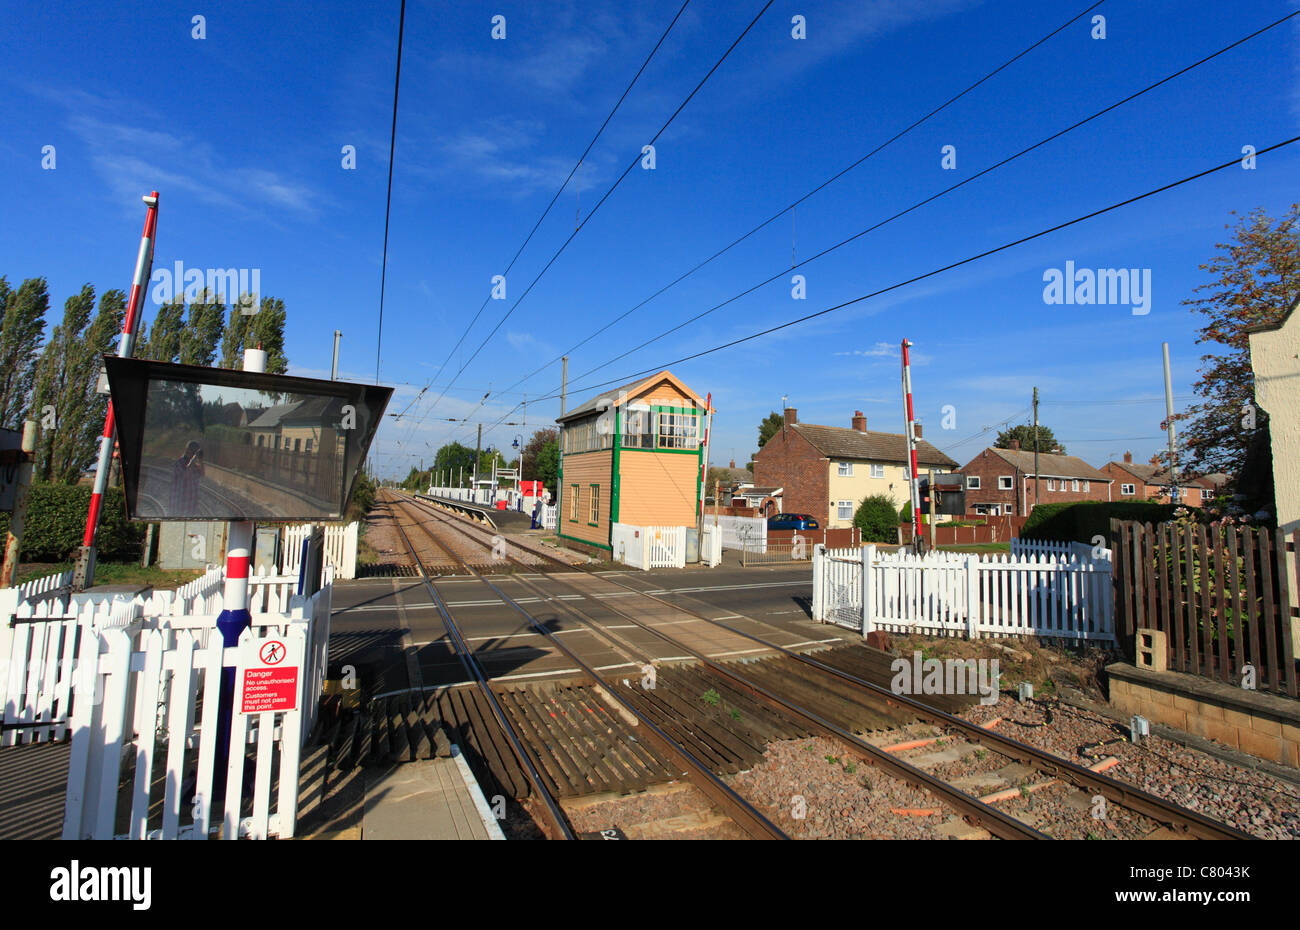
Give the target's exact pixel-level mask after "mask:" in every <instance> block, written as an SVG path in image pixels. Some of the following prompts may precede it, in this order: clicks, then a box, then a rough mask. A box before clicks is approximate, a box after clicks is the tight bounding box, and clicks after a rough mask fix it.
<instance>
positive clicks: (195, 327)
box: [180, 289, 226, 368]
mask: <svg viewBox="0 0 1300 930" xmlns="http://www.w3.org/2000/svg"><path fill="white" fill-rule="evenodd" d="M225 328H226V305H225V304H224V303H222V302H221V301H220V300H219V298H218V297H217V295H216V294H215V293H213V292H212V291H209V290H207V289H204V291H203V297H202V299H201V300H199V301H197V302H195V303H192V304H190V305H189V314H188V319H187V320H186V321H185V326H184V328H183V329H181V332H180V362H181V364H182V365H199V366H201V367H203V368H210V367H211V366H212V363H213V361H214V360H215V359H216V357H217V346H218V345H219V344H220V342H221V334H222V332H223V331H224V330H225Z"/></svg>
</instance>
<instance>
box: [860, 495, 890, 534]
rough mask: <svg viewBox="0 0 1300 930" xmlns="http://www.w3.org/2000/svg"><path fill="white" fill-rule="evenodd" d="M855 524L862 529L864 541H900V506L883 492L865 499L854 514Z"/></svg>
mask: <svg viewBox="0 0 1300 930" xmlns="http://www.w3.org/2000/svg"><path fill="white" fill-rule="evenodd" d="M853 525H854V526H856V527H857V528H858V529H860V530H861V531H862V541H863V542H881V543H894V542H898V508H897V507H895V506H894V502H893V501H892V500H890V499H889V498H888V497H885V496H884V495H883V494H875V495H873V496H871V497H868V498H864V499H863V501H862V503H861V504H859V505H858V509H857V511H856V512H855V513H854V514H853Z"/></svg>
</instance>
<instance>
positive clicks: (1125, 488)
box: [1119, 484, 1137, 497]
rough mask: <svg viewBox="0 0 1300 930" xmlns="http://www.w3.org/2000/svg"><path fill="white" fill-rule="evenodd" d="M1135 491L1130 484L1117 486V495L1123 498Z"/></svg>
mask: <svg viewBox="0 0 1300 930" xmlns="http://www.w3.org/2000/svg"><path fill="white" fill-rule="evenodd" d="M1136 490H1137V489H1136V488H1135V487H1134V486H1133V485H1131V484H1121V485H1120V486H1119V493H1120V494H1122V495H1124V496H1125V497H1128V496H1130V495H1132V494H1133V492H1134V491H1136Z"/></svg>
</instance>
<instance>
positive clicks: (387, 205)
mask: <svg viewBox="0 0 1300 930" xmlns="http://www.w3.org/2000/svg"><path fill="white" fill-rule="evenodd" d="M405 29H406V0H402V10H401V12H400V13H399V14H398V19H397V71H396V73H395V74H394V75H393V130H392V135H391V136H390V137H389V140H388V194H387V196H386V197H385V198H384V258H383V263H382V265H381V270H380V272H379V331H378V333H377V334H376V336H375V384H378V383H379V352H380V349H381V348H382V347H383V344H384V290H385V287H386V285H387V283H388V218H389V216H390V215H391V213H392V209H393V154H394V153H395V152H396V151H397V91H398V89H399V88H400V87H401V86H402V33H403V32H404V31H405Z"/></svg>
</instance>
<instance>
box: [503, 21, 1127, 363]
mask: <svg viewBox="0 0 1300 930" xmlns="http://www.w3.org/2000/svg"><path fill="white" fill-rule="evenodd" d="M1104 2H1105V0H1097V2H1096V3H1093V4H1092V5H1091V6H1089V7H1088V8H1087V9H1086V10H1082V11H1081V12H1079V13H1076V14H1075V15H1074V16H1072V17H1070V19H1069V20H1067V21H1066V22H1064V23H1062V24H1061V25H1060V26H1057V27H1056V28H1055V29H1053V30H1052V31H1051V32H1049V33H1048V34H1047V35H1045V36H1043V37H1042V38H1041V39H1039V40H1038V41H1037V42H1035V43H1034V44H1033V45H1030V46H1028V47H1027V48H1025V49H1024V50H1022V51H1021V52H1019V53H1017V54H1016V55H1014V56H1012V57H1011V58H1008V59H1007V60H1006V61H1005V62H1003V63H1002V64H1000V65H999V66H998V67H996V68H994V69H993V70H992V71H990V72H989V73H988V74H986V75H984V76H983V77H982V78H980V79H979V80H978V81H976V82H975V83H973V84H971V85H970V86H968V87H967V88H966V89H965V90H963V91H961V92H959V93H957V94H954V95H953V96H951V97H949V98H948V99H947V100H946V101H944V102H943V103H941V104H940V105H939V106H937V107H935V108H934V109H933V110H931V111H930V112H929V113H927V114H925V115H924V116H922V117H921V118H920V119H918V120H916V121H915V122H913V123H912V124H911V125H909V126H907V127H906V128H905V129H902V130H900V131H899V132H897V133H895V134H894V135H893V136H891V137H889V138H888V139H886V140H885V141H884V142H882V143H880V144H879V145H877V146H876V147H875V148H874V149H872V150H871V151H869V152H867V153H866V154H865V155H863V156H861V157H860V158H858V159H857V160H856V161H854V162H853V163H852V164H850V165H848V166H846V167H845V168H843V169H841V170H840V171H838V172H836V173H835V174H833V175H831V176H830V177H829V178H827V179H826V180H825V181H822V182H821V183H820V184H818V185H817V186H816V187H814V188H813V189H812V190H810V191H808V193H806V194H804V195H803V196H802V197H800V198H799V199H797V200H795V201H794V202H793V203H791V204H790V205H789V206H787V207H785V208H784V209H782V210H780V211H779V212H777V213H774V214H772V216H770V217H768V218H767V219H765V220H763V222H761V223H759V224H758V225H757V226H755V227H754V228H753V229H751V230H749V231H748V232H746V233H744V234H743V235H741V236H740V237H739V238H737V239H735V240H733V241H732V242H731V243H730V244H729V245H726V246H724V247H723V248H721V249H719V250H718V251H716V252H714V253H713V254H712V255H710V256H709V257H708V258H706V259H704V261H702V262H700V263H699V264H697V265H695V266H694V267H693V268H691V269H689V270H688V271H686V272H684V273H682V274H681V275H679V276H678V277H676V278H674V279H673V280H672V281H670V282H669V283H667V284H665V285H664V286H663V287H661V288H660V289H659V290H657V291H655V292H654V293H653V294H651V295H650V296H649V297H647V298H646V299H645V300H643V301H641V302H640V303H639V304H637V305H636V306H634V307H631V308H630V309H628V310H626V311H625V312H624V313H622V314H621V315H619V316H617V317H615V318H614V319H612V320H610V321H609V322H608V323H606V324H605V325H604V326H602V327H600V328H599V329H597V330H596V331H595V332H593V333H591V334H590V335H588V336H587V337H586V338H584V339H583V340H581V341H580V342H577V343H575V344H574V345H573V346H572V347H570V348H569V349H567V350H565V351H564V352H562V353H561V354H560V355H557V356H556V357H555V358H553V359H551V360H550V361H549V362H547V363H546V364H544V365H542V366H541V367H540V368H537V369H535V370H534V371H532V372H530V373H529V374H527V375H525V376H524V377H523V378H521V379H520V380H518V381H516V382H515V383H514V384H512V385H510V387H511V388H515V387H518V386H519V385H521V384H523V383H524V382H525V381H528V380H529V379H530V378H533V377H535V376H536V375H538V374H540V373H541V372H543V371H545V370H546V369H547V368H549V367H550V366H552V365H554V364H555V363H556V362H558V361H559V360H560V359H561V358H563V357H564V356H565V355H570V354H572V353H573V352H574V351H575V350H577V349H579V348H581V347H582V346H584V345H586V344H587V343H588V342H590V341H591V340H592V339H595V338H596V337H597V336H599V335H600V334H601V333H603V332H605V331H606V330H608V329H609V328H610V327H611V326H614V325H616V324H618V323H620V322H621V321H622V320H624V319H625V318H627V317H628V316H629V315H630V314H632V313H635V312H636V311H637V310H639V309H641V308H642V307H644V306H645V305H646V304H648V303H650V301H652V300H654V299H655V298H656V297H659V296H660V295H661V294H664V293H665V292H667V291H669V290H670V289H672V288H673V287H675V286H676V285H678V284H680V283H681V282H682V281H685V280H686V279H687V278H689V277H690V276H691V275H693V274H695V272H697V271H699V270H700V269H701V268H703V267H705V266H706V265H708V264H710V263H711V262H713V261H714V260H716V259H718V258H721V257H722V256H723V255H725V254H726V253H727V252H730V251H731V250H732V249H734V248H735V247H736V246H738V245H740V244H741V243H742V242H744V241H745V240H746V239H748V238H749V237H750V236H752V235H754V233H756V232H759V231H760V230H762V229H765V228H766V227H767V226H769V225H771V224H772V223H774V222H776V221H777V220H778V219H780V218H781V217H782V216H784V215H785V214H786V213H790V212H792V211H793V210H794V209H795V208H796V207H798V206H799V205H800V204H802V203H803V202H804V201H806V200H808V199H809V198H810V197H812V196H813V195H814V194H817V193H818V192H820V191H821V190H823V189H824V188H826V187H828V186H830V185H831V184H833V183H835V182H836V181H838V180H839V179H840V178H842V177H844V176H845V175H846V174H848V173H849V172H850V171H852V170H853V169H855V168H857V167H858V166H860V165H862V164H863V163H864V162H866V161H867V160H868V159H869V158H871V157H872V156H873V155H876V154H877V153H879V152H881V151H883V150H884V149H886V148H888V147H889V146H890V145H892V144H893V143H894V142H897V141H898V140H899V139H901V138H903V137H904V136H906V135H907V134H908V133H910V132H911V131H912V130H913V129H916V128H917V127H918V126H920V125H922V124H923V123H925V122H926V121H928V120H929V119H930V118H931V117H933V116H936V115H938V114H939V113H940V112H942V111H943V110H945V109H947V108H948V107H949V106H951V105H952V104H954V103H956V102H957V101H958V100H960V99H961V98H962V97H965V96H966V95H967V94H969V93H970V92H971V91H973V90H974V89H975V88H977V87H979V86H980V85H981V84H983V83H985V82H986V81H988V80H989V79H990V78H992V77H994V76H996V75H997V74H999V73H1000V72H1002V71H1005V70H1006V69H1007V68H1009V67H1010V66H1011V65H1013V64H1015V63H1016V62H1017V61H1019V60H1020V59H1021V58H1024V57H1025V56H1026V55H1028V54H1029V53H1030V52H1032V51H1033V50H1034V49H1036V48H1038V47H1039V46H1040V45H1042V44H1043V43H1045V42H1047V41H1048V40H1049V39H1051V38H1052V37H1053V36H1055V35H1057V34H1058V33H1060V32H1061V31H1062V30H1064V29H1066V28H1067V27H1069V26H1070V25H1071V24H1073V23H1074V22H1076V21H1077V20H1078V19H1079V18H1080V17H1082V16H1085V15H1087V14H1088V13H1091V12H1092V11H1093V10H1095V9H1096V8H1097V7H1099V6H1101V4H1102V3H1104ZM794 267H795V265H794V264H793V263H792V264H791V266H790V268H789V269H786V270H787V271H789V270H793V269H794Z"/></svg>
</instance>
